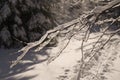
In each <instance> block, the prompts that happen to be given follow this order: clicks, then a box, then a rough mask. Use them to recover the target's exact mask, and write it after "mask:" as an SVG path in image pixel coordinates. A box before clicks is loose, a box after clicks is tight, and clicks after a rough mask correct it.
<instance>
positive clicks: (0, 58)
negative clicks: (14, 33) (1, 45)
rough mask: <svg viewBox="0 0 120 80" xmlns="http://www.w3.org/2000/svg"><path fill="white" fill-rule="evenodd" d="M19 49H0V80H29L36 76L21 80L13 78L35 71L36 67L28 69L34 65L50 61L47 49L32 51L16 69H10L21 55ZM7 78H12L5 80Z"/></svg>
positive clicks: (21, 79)
mask: <svg viewBox="0 0 120 80" xmlns="http://www.w3.org/2000/svg"><path fill="white" fill-rule="evenodd" d="M16 51H17V49H0V80H1V79H2V80H29V79H30V78H32V77H35V76H37V75H34V74H33V75H34V76H29V77H23V78H20V79H14V78H13V77H12V76H14V75H16V74H19V73H23V72H26V71H30V70H33V69H34V67H32V68H28V67H30V66H32V65H35V64H39V63H42V62H44V61H46V60H47V59H48V54H47V52H46V49H43V50H41V51H40V52H37V53H35V52H33V51H32V50H30V51H29V52H28V53H27V54H26V55H25V57H24V58H23V59H22V61H21V62H20V63H18V64H17V65H16V66H15V67H13V68H11V69H10V65H11V61H14V60H16V58H17V57H18V56H19V55H20V54H18V53H14V52H16ZM7 77H11V78H9V79H5V78H7Z"/></svg>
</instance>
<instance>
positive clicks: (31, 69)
mask: <svg viewBox="0 0 120 80" xmlns="http://www.w3.org/2000/svg"><path fill="white" fill-rule="evenodd" d="M98 35H99V33H93V34H91V35H90V38H91V39H89V40H88V42H86V43H85V44H86V45H87V46H86V49H89V48H91V47H92V45H91V44H94V42H96V41H97V39H98V38H94V37H96V36H98ZM81 37H82V34H81V33H80V34H77V35H75V36H74V37H72V39H71V40H70V42H69V44H68V46H67V47H66V48H65V49H64V50H63V51H62V53H61V54H60V55H59V56H58V57H57V58H56V59H55V60H54V61H52V62H51V63H49V64H47V62H48V59H47V58H48V54H49V55H50V56H54V55H56V54H57V53H58V52H59V51H60V49H61V48H63V47H64V45H65V44H66V42H68V39H65V40H64V38H60V41H59V43H58V45H57V46H56V47H48V48H47V49H45V50H42V51H40V52H38V53H33V52H32V50H31V51H30V52H29V53H28V54H27V55H26V56H25V57H24V59H23V61H21V62H20V63H19V64H18V65H17V66H15V67H14V68H12V69H9V65H10V63H9V60H11V58H10V57H9V56H8V57H7V55H8V53H13V52H14V51H16V49H11V50H5V49H0V58H1V59H0V80H76V79H75V76H76V75H77V73H78V71H79V64H80V61H81V58H82V54H81V49H80V46H81V43H82V40H81ZM107 37H108V36H105V37H104V39H105V38H107ZM108 44H109V47H108V46H107V47H105V48H104V49H102V50H101V51H100V52H101V53H102V54H103V55H102V56H100V57H101V58H100V61H98V63H96V64H98V65H97V67H96V70H97V69H98V70H97V76H98V77H99V78H100V79H95V80H104V79H105V80H120V76H119V75H120V37H119V36H117V35H116V36H114V38H113V39H112V40H111V41H110V42H109V43H108ZM3 54H4V55H3ZM13 54H16V53H13ZM105 65H106V66H107V65H108V66H107V69H105V68H106V66H105ZM105 70H106V71H105ZM91 72H95V69H93V70H92V71H91ZM81 80H94V79H87V78H84V79H81Z"/></svg>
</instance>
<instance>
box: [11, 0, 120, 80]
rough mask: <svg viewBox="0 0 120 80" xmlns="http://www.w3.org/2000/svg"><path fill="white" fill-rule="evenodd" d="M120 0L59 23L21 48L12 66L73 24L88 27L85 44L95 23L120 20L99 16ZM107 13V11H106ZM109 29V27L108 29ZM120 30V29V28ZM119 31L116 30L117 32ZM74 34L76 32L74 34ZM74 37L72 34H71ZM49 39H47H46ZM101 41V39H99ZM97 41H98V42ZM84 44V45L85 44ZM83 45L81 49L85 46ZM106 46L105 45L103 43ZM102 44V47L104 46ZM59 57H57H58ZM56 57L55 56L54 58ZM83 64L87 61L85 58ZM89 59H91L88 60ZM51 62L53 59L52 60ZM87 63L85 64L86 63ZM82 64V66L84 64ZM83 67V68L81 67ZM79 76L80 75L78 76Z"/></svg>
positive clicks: (119, 0)
mask: <svg viewBox="0 0 120 80" xmlns="http://www.w3.org/2000/svg"><path fill="white" fill-rule="evenodd" d="M119 4H120V0H113V1H111V2H110V3H108V4H107V5H105V6H98V7H96V8H95V9H93V10H92V11H90V12H88V13H87V14H83V15H81V16H80V17H79V18H77V19H75V20H72V21H70V22H67V23H65V24H61V25H58V26H57V27H55V28H53V29H51V30H48V31H47V32H46V33H45V34H44V35H43V36H42V37H41V39H39V40H38V41H35V42H30V43H27V45H26V46H25V47H23V48H22V49H20V50H19V51H18V53H20V52H22V53H21V55H20V56H18V58H17V60H15V61H13V63H12V65H11V66H10V67H11V68H12V67H14V66H15V65H16V64H17V63H19V61H20V60H21V59H22V58H23V57H24V56H25V55H26V53H27V52H28V51H29V50H30V49H32V48H34V47H37V49H35V51H40V50H41V49H43V48H44V47H45V46H46V45H48V44H49V43H50V41H51V40H52V39H53V38H55V37H56V36H57V35H58V34H60V33H61V32H62V31H63V30H64V29H66V28H69V27H71V26H73V25H76V24H80V29H79V31H80V30H81V29H82V28H84V27H87V31H86V35H85V38H84V39H83V44H84V42H85V40H87V39H88V37H89V34H90V31H89V30H90V29H91V28H92V26H94V25H95V24H97V25H101V24H104V23H105V22H107V21H108V22H115V21H120V18H119V17H118V18H116V19H111V20H110V19H108V20H106V21H105V22H104V21H101V22H100V20H99V16H101V15H102V14H103V13H104V12H106V11H109V10H110V9H113V8H116V7H120V5H119ZM106 13H107V12H106ZM106 30H107V29H106ZM106 30H105V31H104V32H103V35H104V34H105V33H106ZM118 31H119V30H118ZM118 31H116V32H114V33H117V32H118ZM73 35H74V34H73ZM71 37H72V36H71ZM46 39H47V40H46ZM98 41H99V40H98ZM108 41H109V39H108V40H107V41H106V43H107V42H108ZM96 43H97V42H96ZM83 44H82V45H83ZM82 45H81V49H82V48H83V47H82ZM103 46H104V45H103ZM103 46H101V48H102V47H103ZM93 56H94V54H93ZM56 58H57V57H56ZM54 59H55V58H54ZM54 59H53V60H54ZM82 61H83V64H84V63H85V62H84V60H82ZM88 61H89V60H88ZM88 61H87V62H88ZM50 62H51V61H50ZM84 65H85V64H84ZM84 65H82V67H83V66H84ZM81 69H82V68H81ZM80 73H81V70H80V72H79V74H80ZM78 77H79V76H78ZM77 80H79V79H77Z"/></svg>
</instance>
